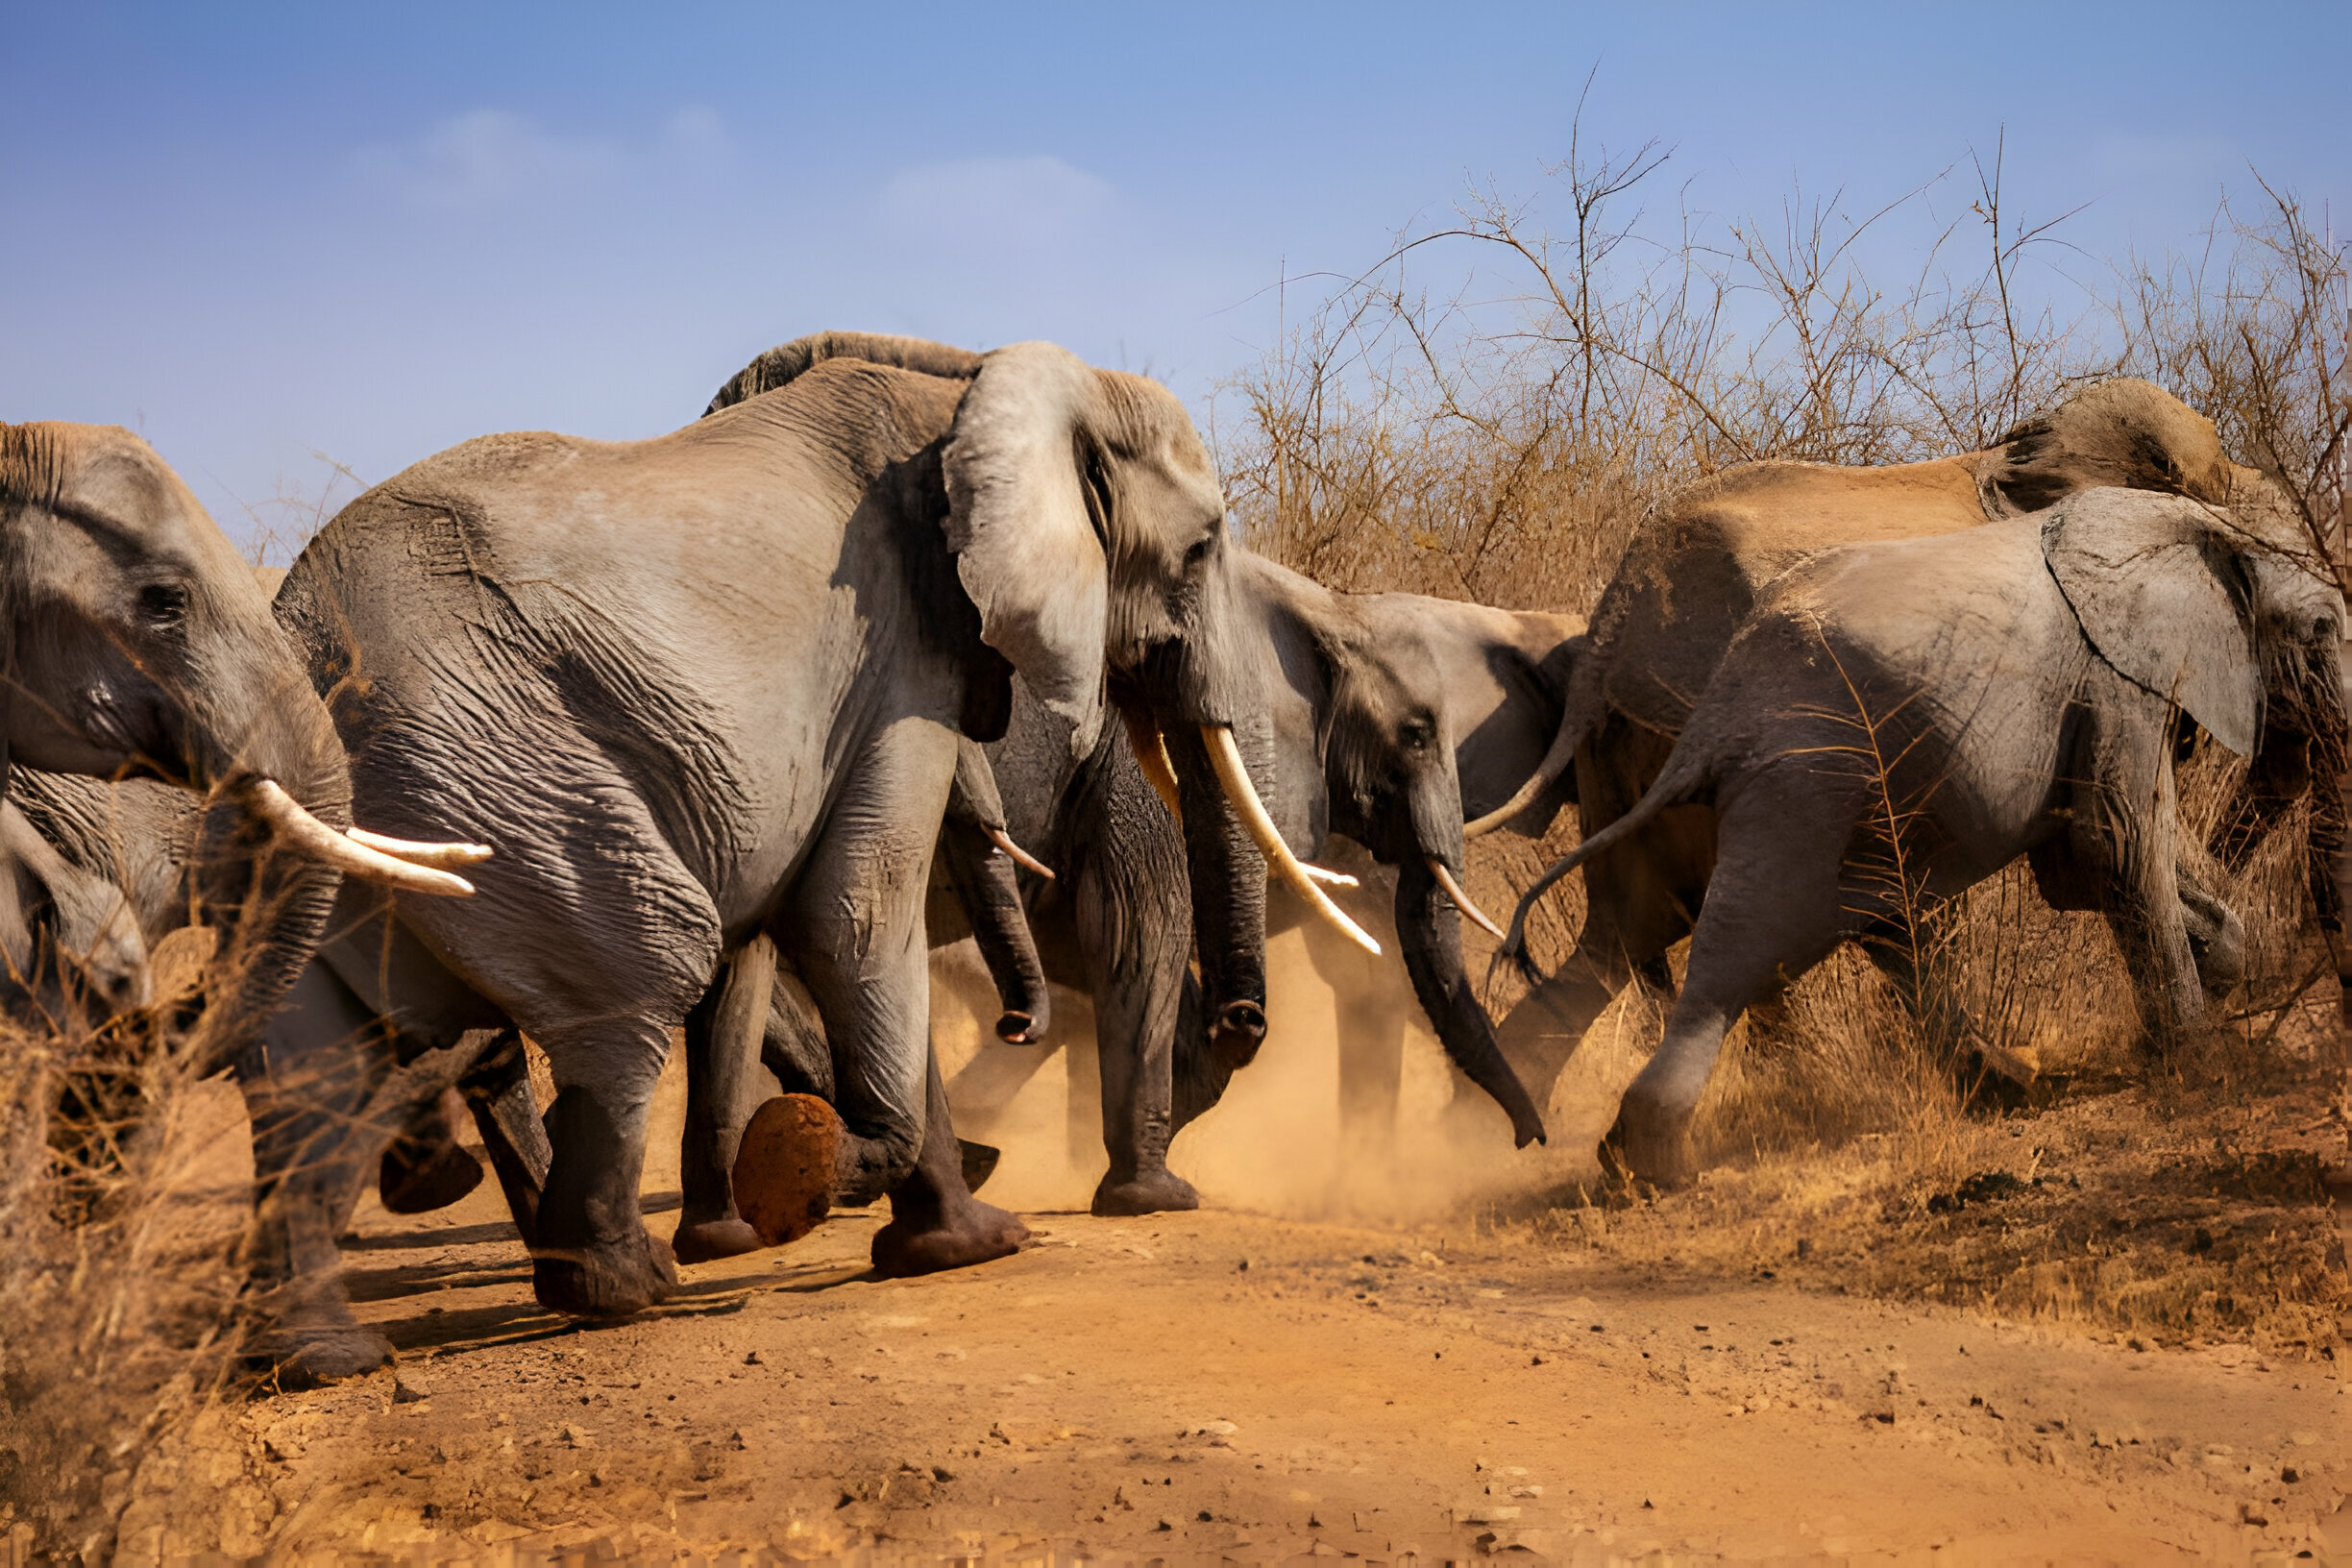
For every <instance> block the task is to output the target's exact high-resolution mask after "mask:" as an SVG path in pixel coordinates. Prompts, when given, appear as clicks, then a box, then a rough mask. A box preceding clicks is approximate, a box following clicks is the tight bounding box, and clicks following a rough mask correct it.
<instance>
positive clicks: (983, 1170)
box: [956, 1138, 1004, 1192]
mask: <svg viewBox="0 0 2352 1568" xmlns="http://www.w3.org/2000/svg"><path fill="white" fill-rule="evenodd" d="M956 1153H957V1154H958V1155H960V1156H962V1159H963V1166H964V1190H965V1191H967V1192H977V1191H979V1190H980V1188H981V1185H982V1184H983V1183H985V1182H986V1181H987V1180H988V1179H989V1178H990V1177H991V1176H993V1175H995V1174H996V1162H998V1161H999V1160H1002V1159H1003V1158H1004V1150H1002V1149H999V1148H996V1147H994V1146H993V1145H992V1144H987V1143H974V1142H973V1141H972V1140H971V1139H968V1138H959V1139H956Z"/></svg>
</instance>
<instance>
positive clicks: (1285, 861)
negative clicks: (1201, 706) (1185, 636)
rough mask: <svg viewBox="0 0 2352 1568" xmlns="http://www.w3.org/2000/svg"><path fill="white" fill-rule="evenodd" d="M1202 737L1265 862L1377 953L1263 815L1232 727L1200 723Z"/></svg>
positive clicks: (1377, 945)
mask: <svg viewBox="0 0 2352 1568" xmlns="http://www.w3.org/2000/svg"><path fill="white" fill-rule="evenodd" d="M1201 740H1202V741H1203V742H1205V743H1206V744H1207V746H1208V747H1209V761H1210V764H1211V766H1213V767H1214V768H1215V769H1216V775H1217V782H1218V783H1219V784H1220V785H1222V786H1224V789H1225V797H1226V798H1227V799H1228V800H1230V801H1232V802H1233V808H1234V810H1235V811H1237V812H1238V813H1239V814H1240V816H1241V825H1242V826H1243V827H1245V828H1247V829H1248V830H1249V836H1250V839H1251V841H1252V842H1253V843H1255V844H1256V845H1258V852H1259V853H1260V854H1262V855H1263V856H1265V860H1266V865H1267V866H1268V867H1270V868H1272V870H1274V871H1275V872H1276V873H1277V874H1278V875H1280V876H1281V877H1282V879H1283V880H1284V881H1285V882H1287V883H1288V884H1289V885H1290V891H1291V892H1292V893H1295V894H1298V895H1299V896H1300V897H1301V898H1304V899H1306V900H1307V903H1308V905H1309V906H1310V907H1311V908H1312V909H1313V910H1314V912H1315V913H1316V914H1318V915H1320V916H1322V917H1323V918H1324V919H1327V920H1329V921H1331V922H1332V924H1334V925H1335V926H1337V927H1338V928H1339V929H1340V930H1341V931H1342V932H1344V933H1345V934H1346V935H1347V937H1348V939H1349V940H1350V941H1352V942H1354V943H1358V944H1359V945H1360V946H1361V947H1362V948H1363V949H1364V951H1366V952H1368V953H1371V954H1373V955H1374V956H1376V957H1377V956H1378V955H1379V953H1380V950H1381V948H1380V943H1377V942H1374V941H1373V940H1372V939H1371V938H1370V937H1368V936H1366V935H1365V934H1364V930H1363V927H1361V926H1360V925H1358V924H1357V923H1356V922H1355V921H1354V920H1351V919H1348V918H1347V916H1346V914H1345V913H1344V912H1342V911H1341V910H1340V908H1339V906H1338V905H1337V904H1335V903H1333V902H1332V901H1331V899H1330V898H1329V897H1328V896H1327V895H1326V894H1324V892H1323V890H1322V889H1321V888H1319V887H1317V886H1315V880H1314V878H1313V877H1311V876H1310V875H1308V874H1307V868H1306V867H1304V866H1301V865H1300V864H1299V862H1298V857H1297V856H1296V855H1293V854H1292V853H1291V852H1290V846H1289V845H1286V844H1285V843H1283V836H1282V830H1281V829H1280V828H1278V827H1276V826H1275V825H1274V819H1273V818H1271V817H1269V816H1267V815H1266V809H1265V803H1264V802H1263V801H1262V800H1260V799H1259V798H1258V786H1256V785H1255V784H1252V783H1251V782H1250V776H1249V770H1248V769H1247V768H1245V767H1243V766H1242V765H1241V748H1240V747H1238V746H1236V745H1235V744H1234V738H1233V731H1232V730H1230V729H1227V728H1225V727H1223V726H1222V725H1219V724H1203V725H1201Z"/></svg>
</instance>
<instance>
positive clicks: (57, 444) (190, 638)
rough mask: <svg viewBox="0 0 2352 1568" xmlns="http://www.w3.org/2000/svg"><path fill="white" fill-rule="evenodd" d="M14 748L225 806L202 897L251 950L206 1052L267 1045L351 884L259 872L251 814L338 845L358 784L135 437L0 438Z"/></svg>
mask: <svg viewBox="0 0 2352 1568" xmlns="http://www.w3.org/2000/svg"><path fill="white" fill-rule="evenodd" d="M0 604H5V606H6V614H5V615H0V668H4V669H5V671H6V677H7V678H6V685H5V688H0V701H4V702H5V710H6V711H5V717H4V719H0V737H5V741H6V746H7V754H8V756H9V758H10V759H12V761H13V762H15V763H17V764H21V765H24V766H26V767H31V768H38V769H44V770H49V771H52V772H64V773H80V774H88V775H93V776H99V777H107V776H131V777H149V778H155V779H159V780H162V781H164V782H166V783H168V784H171V785H175V786H178V787H180V788H182V789H184V790H187V791H192V792H197V793H202V794H208V798H209V799H210V800H211V801H212V802H213V804H212V807H211V810H210V813H209V816H208V821H207V823H206V833H205V838H204V843H203V845H202V846H201V847H200V848H199V849H198V850H197V851H196V855H197V864H198V865H199V867H200V868H201V871H202V892H203V895H204V896H205V897H206V899H207V900H208V903H209V904H210V905H211V906H212V908H213V910H214V912H215V916H216V919H217V920H218V922H219V923H220V924H222V925H223V926H224V928H225V929H226V930H227V931H228V932H229V933H230V934H231V935H233V937H234V938H235V939H236V945H237V947H238V950H239V953H240V958H241V962H240V965H239V967H238V969H237V971H236V980H235V984H234V985H233V986H232V987H230V988H228V990H227V991H226V992H224V993H222V994H220V995H218V996H216V997H215V998H214V1001H213V1005H212V1006H210V1007H209V1008H208V1009H207V1011H206V1013H205V1015H204V1018H203V1021H202V1023H201V1025H200V1026H199V1027H198V1029H197V1031H196V1034H195V1036H194V1038H193V1039H192V1040H191V1041H189V1042H188V1045H187V1048H188V1050H189V1051H190V1052H191V1053H192V1054H193V1055H194V1057H195V1059H196V1060H197V1061H199V1062H200V1063H213V1062H222V1061H228V1060H231V1059H233V1058H234V1057H235V1056H236V1055H237V1054H238V1053H239V1052H240V1051H241V1050H242V1049H243V1048H244V1047H245V1045H246V1044H247V1042H249V1041H251V1039H252V1038H253V1036H254V1034H255V1032H256V1031H257V1029H258V1027H259V1026H260V1024H261V1021H262V1020H263V1019H264V1018H265V1017H268V1016H269V1014H270V1011H271V1009H272V1008H273V1007H274V1006H275V1005H276V1004H277V1002H278V1000H279V998H280V997H282V995H283V994H284V993H285V992H286V989H287V987H288V986H289V985H291V984H292V981H293V978H294V976H295V974H296V973H297V972H298V971H299V970H300V969H301V968H302V966H303V964H304V963H305V962H306V960H307V959H308V957H309V954H310V952H311V950H312V949H313V947H314V946H315V945H316V944H317V942H318V940H319V937H320V935H321V933H322V931H323V929H324V927H325V922H326V919H327V916H328V913H329V910H330V908H331V903H332V900H333V897H334V894H335V889H336V885H337V883H338V881H339V877H338V875H337V873H336V872H335V871H334V870H331V869H329V868H327V867H324V866H319V865H315V864H312V863H310V862H307V861H303V860H298V859H296V858H295V857H293V856H291V855H286V854H268V855H257V851H258V850H259V849H260V848H261V847H262V846H263V845H266V844H267V843H268V842H269V839H270V830H269V828H268V827H267V826H266V825H265V824H264V823H262V822H261V821H259V820H258V819H256V818H253V817H249V816H248V814H247V812H246V810H245V802H246V801H247V799H248V798H249V792H250V791H251V790H252V789H253V788H254V786H256V785H257V783H258V782H259V781H261V780H264V779H268V780H274V781H276V782H277V783H278V784H279V785H281V786H282V788H283V789H284V790H285V791H286V793H287V794H288V795H290V796H292V797H293V798H294V800H295V801H297V802H298V803H300V804H301V805H302V806H304V807H305V808H306V809H307V810H308V811H309V812H310V813H311V815H312V816H314V817H316V818H318V819H319V820H321V821H324V822H326V823H327V824H328V825H329V826H330V827H331V828H340V827H343V826H346V825H348V824H349V822H350V821H351V818H350V780H349V776H348V774H347V772H346V771H345V766H344V758H343V749H342V746H341V744H340V743H339V742H338V740H337V739H336V736H335V731H334V727H333V724H332V723H331V721H330V720H329V717H328V714H327V709H326V707H325V705H324V704H323V703H322V702H321V701H320V700H319V698H318V697H317V696H316V695H315V693H313V692H312V691H311V689H310V686H309V681H308V677H307V674H306V671H305V669H304V666H303V663H302V661H301V659H300V657H299V656H298V654H297V652H296V650H295V649H294V648H293V646H292V645H291V644H290V643H289V642H288V641H287V639H286V637H285V635H284V633H283V632H282V630H281V629H280V628H279V626H278V624H277V622H276V621H274V620H273V619H272V618H271V615H270V609H269V603H268V600H266V599H265V598H264V597H263V595H262V593H261V590H260V589H259V588H258V587H257V585H256V583H255V581H254V577H253V574H252V571H251V569H250V568H249V567H248V566H247V564H246V562H245V561H244V560H243V558H242V557H240V556H239V555H238V554H237V552H236V550H235V548H234V547H233V546H232V545H231V544H230V543H229V541H228V539H227V538H226V537H225V536H224V535H223V534H222V533H221V531H220V529H219V527H217V526H216V525H215V524H214V523H213V522H212V519H211V518H210V517H209V516H208V515H207V514H206V512H205V510H204V508H203V507H202V506H201V505H199V504H198V503H197V501H196V498H195V497H194V496H192V495H190V494H189V493H188V490H187V487H186V486H185V485H184V484H182V483H181V482H180V479H179V478H178V476H176V475H175V474H173V473H172V471H171V470H170V468H168V467H167V466H166V465H165V464H164V463H163V461H162V459H161V458H159V457H158V456H157V455H156V453H155V452H154V450H153V449H152V448H150V447H149V446H148V445H147V444H146V443H145V442H144V441H141V440H140V439H139V438H138V437H137V436H135V435H133V434H132V433H131V432H130V431H128V430H123V429H113V428H110V427H97V426H86V425H65V424H26V425H9V426H0Z"/></svg>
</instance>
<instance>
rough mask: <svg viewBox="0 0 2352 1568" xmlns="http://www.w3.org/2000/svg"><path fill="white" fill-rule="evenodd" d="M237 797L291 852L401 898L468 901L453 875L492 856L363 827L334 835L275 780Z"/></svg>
mask: <svg viewBox="0 0 2352 1568" xmlns="http://www.w3.org/2000/svg"><path fill="white" fill-rule="evenodd" d="M235 793H236V794H237V795H238V796H241V798H242V799H243V801H244V803H245V805H246V807H247V809H248V810H250V811H251V812H252V813H253V814H254V816H255V817H256V818H257V819H258V820H259V821H264V822H267V823H268V824H269V825H270V828H271V830H272V831H273V832H275V833H276V834H277V836H278V838H279V839H280V840H281V841H282V843H284V844H285V845H287V846H288V847H289V848H291V849H292V850H293V851H294V852H295V853H297V854H299V855H301V856H303V857H304V858H305V859H306V860H313V861H316V862H318V863H319V864H321V865H323V866H331V867H333V868H334V869H335V870H338V871H341V872H343V873H344V874H345V875H347V876H355V877H358V878H360V879H361V880H362V881H367V882H374V883H378V884H380V885H381V886H384V887H388V888H391V889H393V890H394V891H395V892H399V893H418V894H431V895H433V896H435V897H444V898H471V897H473V896H474V884H473V883H471V882H469V881H467V880H466V879H465V878H464V877H462V876H459V875H457V874H456V872H457V870H458V869H460V868H463V867H468V866H478V865H479V864H481V863H482V862H483V861H485V860H488V859H489V858H490V854H491V851H490V847H489V845H480V844H454V843H453V844H421V843H417V842H415V841H412V840H408V839H392V838H386V837H384V836H383V835H382V834H380V833H370V832H369V831H368V830H367V829H365V828H363V827H354V828H349V829H346V830H345V831H343V832H340V833H338V832H336V831H335V830H334V829H333V828H331V827H329V826H328V825H327V824H326V823H325V822H322V821H319V820H318V819H317V818H316V817H313V816H311V815H310V813H309V812H308V811H306V810H305V809H304V808H303V805H302V802H301V801H299V800H297V799H295V798H294V797H293V796H290V795H288V794H286V792H285V790H284V789H283V787H282V786H281V785H280V784H279V783H278V781H277V780H275V779H270V778H259V779H255V780H253V781H252V782H251V783H249V784H246V785H244V786H243V787H242V788H241V789H239V790H237V791H236V792H235Z"/></svg>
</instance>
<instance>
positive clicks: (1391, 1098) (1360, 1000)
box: [1302, 857, 1405, 1160]
mask: <svg viewBox="0 0 2352 1568" xmlns="http://www.w3.org/2000/svg"><path fill="white" fill-rule="evenodd" d="M1367 858H1368V857H1367ZM1343 869H1346V870H1360V868H1353V867H1350V868H1343ZM1341 907H1343V908H1344V909H1346V910H1347V912H1348V914H1349V916H1350V917H1352V918H1353V919H1356V921H1357V923H1359V924H1360V925H1362V926H1363V927H1364V929H1366V930H1367V931H1370V932H1372V933H1373V934H1374V937H1375V940H1377V941H1378V942H1379V943H1381V946H1382V949H1383V956H1382V957H1380V958H1374V957H1373V956H1372V955H1370V954H1369V953H1366V952H1365V951H1364V950H1363V949H1362V948H1360V947H1359V946H1357V945H1356V944H1355V943H1352V942H1350V941H1348V940H1347V939H1346V938H1345V937H1342V936H1340V935H1339V934H1338V933H1337V932H1336V931H1334V930H1332V929H1331V927H1330V926H1329V924H1327V923H1326V922H1324V921H1321V920H1311V921H1310V922H1308V923H1307V924H1306V925H1305V926H1304V927H1302V929H1303V931H1304V932H1305V934H1306V938H1307V958H1308V961H1309V962H1310V963H1311V964H1312V965H1313V966H1314V970H1315V974H1316V975H1317V977H1318V978H1320V979H1321V980H1322V981H1323V983H1324V984H1325V985H1327V986H1329V987H1331V991H1332V1004H1333V1011H1334V1013H1335V1015H1336V1017H1335V1023H1336V1024H1337V1027H1338V1037H1339V1038H1338V1046H1339V1136H1340V1138H1341V1140H1342V1141H1343V1142H1344V1143H1345V1144H1346V1145H1347V1147H1348V1150H1349V1154H1350V1158H1351V1159H1357V1158H1360V1159H1366V1160H1375V1159H1379V1158H1382V1157H1383V1156H1384V1154H1385V1152H1386V1151H1387V1149H1388V1147H1389V1145H1390V1143H1391V1141H1392V1140H1393V1139H1394V1138H1395V1136H1396V1118H1397V1103H1398V1098H1399V1095H1400V1093H1401V1091H1402V1090H1403V1086H1404V1079H1405V1009H1404V1006H1403V1005H1402V1002H1403V998H1402V996H1401V995H1400V994H1399V987H1398V985H1397V982H1398V980H1399V979H1400V978H1401V976H1400V975H1399V974H1398V973H1397V972H1396V964H1395V961H1394V960H1393V959H1392V958H1390V957H1388V956H1387V955H1388V954H1391V953H1394V952H1395V951H1397V948H1398V943H1397V939H1396V933H1395V928H1394V920H1393V917H1392V916H1391V914H1390V912H1389V911H1388V910H1387V909H1386V908H1384V907H1383V901H1382V900H1380V899H1374V898H1358V899H1351V900H1350V901H1349V902H1348V903H1346V904H1344V905H1342V906H1341Z"/></svg>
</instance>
